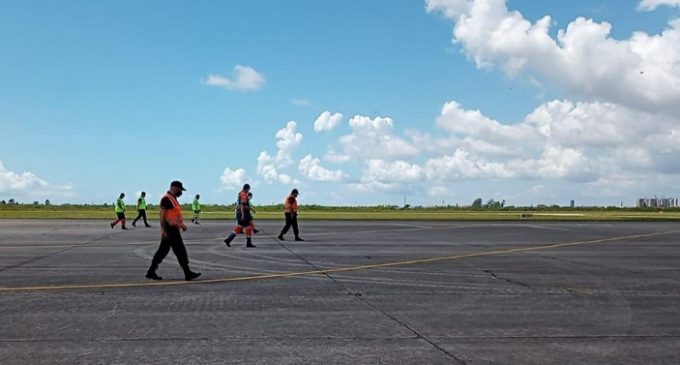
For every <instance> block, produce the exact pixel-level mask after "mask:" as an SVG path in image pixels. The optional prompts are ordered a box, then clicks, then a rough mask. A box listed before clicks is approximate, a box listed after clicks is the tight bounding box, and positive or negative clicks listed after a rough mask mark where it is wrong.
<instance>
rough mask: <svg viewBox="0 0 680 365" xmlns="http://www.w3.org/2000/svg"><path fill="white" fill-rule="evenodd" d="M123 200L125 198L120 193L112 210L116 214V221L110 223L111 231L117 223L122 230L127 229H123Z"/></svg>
mask: <svg viewBox="0 0 680 365" xmlns="http://www.w3.org/2000/svg"><path fill="white" fill-rule="evenodd" d="M123 198H125V193H120V195H119V196H118V199H116V205H115V206H114V208H113V211H114V212H115V213H116V220H115V221H113V222H111V224H110V225H111V229H113V227H115V226H116V224H118V223H119V222H120V224H121V227H122V229H127V227H125V201H123Z"/></svg>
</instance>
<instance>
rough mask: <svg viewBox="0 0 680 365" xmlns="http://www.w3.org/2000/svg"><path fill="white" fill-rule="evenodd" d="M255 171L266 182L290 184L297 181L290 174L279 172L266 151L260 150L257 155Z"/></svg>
mask: <svg viewBox="0 0 680 365" xmlns="http://www.w3.org/2000/svg"><path fill="white" fill-rule="evenodd" d="M257 173H258V174H259V175H261V176H262V177H263V178H264V180H265V181H266V182H267V183H270V184H271V183H275V182H278V183H281V184H291V183H298V182H299V181H298V180H296V179H294V178H292V177H291V176H290V175H287V174H282V173H279V171H278V169H277V167H276V165H275V164H274V159H273V158H272V157H271V156H270V155H269V153H267V152H266V151H262V152H260V154H259V156H257Z"/></svg>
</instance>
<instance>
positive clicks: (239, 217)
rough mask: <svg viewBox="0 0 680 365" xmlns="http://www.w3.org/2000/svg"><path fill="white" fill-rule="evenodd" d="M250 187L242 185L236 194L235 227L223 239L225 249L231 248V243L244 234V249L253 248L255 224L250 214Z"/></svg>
mask: <svg viewBox="0 0 680 365" xmlns="http://www.w3.org/2000/svg"><path fill="white" fill-rule="evenodd" d="M249 192H250V185H249V184H245V185H243V190H241V192H240V193H238V200H237V201H236V205H237V206H236V222H237V225H236V227H234V230H233V231H232V232H231V233H230V234H229V236H228V237H227V238H225V239H224V243H226V244H227V247H231V241H233V240H234V238H236V236H237V235H239V234H240V233H243V232H245V234H246V247H255V245H253V231H254V230H255V224H254V223H253V216H252V214H250V195H248V193H249Z"/></svg>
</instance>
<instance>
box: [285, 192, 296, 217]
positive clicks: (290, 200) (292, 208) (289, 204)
mask: <svg viewBox="0 0 680 365" xmlns="http://www.w3.org/2000/svg"><path fill="white" fill-rule="evenodd" d="M284 206H285V209H284V210H283V211H284V212H286V213H295V212H297V210H298V204H297V199H295V197H294V196H292V195H288V197H287V198H286V201H285V202H284Z"/></svg>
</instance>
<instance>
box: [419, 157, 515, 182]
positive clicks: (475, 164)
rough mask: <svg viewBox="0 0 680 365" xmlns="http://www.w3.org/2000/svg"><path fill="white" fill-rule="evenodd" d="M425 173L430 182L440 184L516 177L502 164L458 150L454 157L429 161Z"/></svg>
mask: <svg viewBox="0 0 680 365" xmlns="http://www.w3.org/2000/svg"><path fill="white" fill-rule="evenodd" d="M424 173H425V176H427V179H428V180H430V181H439V182H442V181H455V180H465V179H484V178H511V177H514V176H515V173H514V172H512V171H509V170H508V169H507V168H506V166H505V165H504V164H503V163H502V162H490V161H487V160H486V159H484V158H482V157H478V156H473V155H471V154H470V153H469V152H467V151H465V150H463V149H458V150H456V151H455V152H454V153H453V154H452V155H445V156H441V157H437V158H431V159H429V160H428V161H427V162H426V163H425V167H424Z"/></svg>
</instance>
